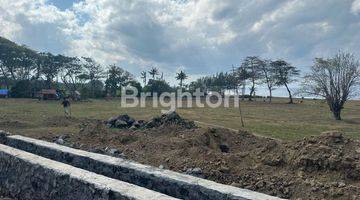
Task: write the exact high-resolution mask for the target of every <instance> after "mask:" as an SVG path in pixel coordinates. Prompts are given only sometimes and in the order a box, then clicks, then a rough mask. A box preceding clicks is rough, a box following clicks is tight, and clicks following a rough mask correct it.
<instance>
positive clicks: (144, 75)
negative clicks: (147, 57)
mask: <svg viewBox="0 0 360 200" xmlns="http://www.w3.org/2000/svg"><path fill="white" fill-rule="evenodd" d="M146 75H147V73H146V71H142V72H141V79H142V80H143V83H144V85H146Z"/></svg>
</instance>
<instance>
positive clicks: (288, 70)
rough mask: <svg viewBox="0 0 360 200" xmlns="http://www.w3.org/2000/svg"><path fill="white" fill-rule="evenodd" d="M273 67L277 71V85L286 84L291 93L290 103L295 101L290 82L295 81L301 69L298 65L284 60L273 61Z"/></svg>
mask: <svg viewBox="0 0 360 200" xmlns="http://www.w3.org/2000/svg"><path fill="white" fill-rule="evenodd" d="M271 65H272V67H273V68H274V71H275V76H274V77H275V80H276V85H278V86H282V85H283V86H285V87H286V90H287V91H288V93H289V99H290V101H289V103H291V104H292V103H294V102H293V98H292V94H291V90H290V89H289V84H290V83H292V82H294V81H295V77H296V76H298V75H299V74H300V71H299V70H298V69H296V67H294V66H292V65H291V64H290V63H288V62H286V61H284V60H276V61H272V62H271Z"/></svg>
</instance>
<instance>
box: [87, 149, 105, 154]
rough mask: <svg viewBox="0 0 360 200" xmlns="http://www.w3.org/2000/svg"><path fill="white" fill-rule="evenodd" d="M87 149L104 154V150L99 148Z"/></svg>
mask: <svg viewBox="0 0 360 200" xmlns="http://www.w3.org/2000/svg"><path fill="white" fill-rule="evenodd" d="M89 151H90V152H93V153H99V154H105V151H104V150H102V149H99V148H92V149H90V150H89Z"/></svg>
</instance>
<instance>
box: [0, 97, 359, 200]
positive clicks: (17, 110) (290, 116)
mask: <svg viewBox="0 0 360 200" xmlns="http://www.w3.org/2000/svg"><path fill="white" fill-rule="evenodd" d="M0 104H1V106H0V112H1V114H0V129H5V130H7V131H9V132H12V133H13V134H22V135H26V136H30V137H34V138H39V139H43V140H47V141H56V142H57V143H60V144H63V145H67V146H71V147H74V148H80V149H84V150H88V151H93V152H97V153H106V154H110V155H113V156H121V157H125V158H127V159H131V160H135V161H137V162H140V163H144V164H149V165H152V166H156V167H162V168H165V169H171V170H174V171H179V172H183V173H188V174H191V175H195V176H200V177H203V178H206V179H210V180H213V181H216V182H220V183H224V184H231V185H233V186H237V187H241V188H248V189H251V190H255V191H259V192H263V193H267V194H270V195H274V196H279V197H284V198H291V199H357V197H358V196H359V195H360V194H359V191H360V190H359V187H360V185H359V184H360V183H359V180H360V176H359V174H360V164H359V160H360V158H359V152H360V145H359V143H360V142H359V140H354V139H351V138H355V139H359V138H360V133H359V130H360V115H359V113H360V112H359V111H360V102H359V101H353V102H349V104H347V107H346V109H345V110H344V115H343V118H344V120H343V121H340V122H339V121H335V120H334V119H333V118H332V116H331V113H330V112H329V111H328V108H327V105H326V104H325V103H323V102H322V101H319V100H317V101H312V100H308V101H306V102H304V103H298V104H293V105H289V104H286V99H277V100H276V101H275V102H274V103H273V104H269V103H265V102H261V101H256V102H248V101H244V102H242V108H243V111H244V116H245V123H246V127H245V129H247V130H248V131H245V130H242V131H238V132H237V131H230V130H228V129H221V128H206V127H200V128H194V127H193V126H188V125H187V123H182V120H180V119H179V118H180V117H174V118H170V117H169V116H172V115H167V117H165V118H164V117H161V118H153V116H157V115H160V111H161V108H152V107H151V106H150V104H151V102H147V104H148V106H147V107H146V108H122V107H121V106H120V101H118V100H112V101H105V100H92V101H89V102H77V103H73V106H72V117H70V118H65V117H64V113H63V110H62V107H61V106H60V104H59V102H56V101H48V102H43V101H37V100H29V99H17V100H15V99H2V100H0ZM177 111H178V112H179V113H180V114H181V115H182V116H183V117H184V118H188V119H191V120H197V121H201V122H205V123H209V124H216V125H219V126H225V127H230V128H233V129H238V128H241V125H240V119H239V110H238V109H237V108H216V109H212V108H208V107H205V108H181V109H178V110H177ZM124 113H128V114H129V115H130V116H131V117H134V118H135V119H136V120H140V119H145V120H149V119H151V121H150V122H154V123H151V124H153V125H154V124H155V125H154V126H152V125H151V126H148V123H149V122H142V124H146V126H140V127H133V125H131V126H130V125H128V126H125V125H126V124H127V123H125V124H123V123H120V122H118V121H117V120H118V119H122V122H125V121H126V120H125V117H124V116H122V117H120V116H119V117H117V118H112V119H111V120H108V119H109V118H111V117H114V116H118V115H120V114H124ZM168 118H169V119H175V120H168ZM113 119H116V120H115V121H114V120H113ZM126 119H127V121H129V122H130V121H132V124H134V123H135V119H133V120H129V117H127V118H126ZM178 119H179V120H178ZM123 120H125V121H123ZM105 121H107V122H105ZM110 122H111V123H110ZM112 122H114V123H112ZM136 122H137V123H140V122H139V121H136ZM168 122H169V123H168ZM170 122H171V123H170ZM173 122H175V123H173ZM179 122H181V123H179ZM187 122H188V121H187ZM188 123H190V124H193V123H192V122H191V121H190V122H188ZM109 124H110V125H111V126H109ZM115 127H117V128H115ZM120 127H121V128H120ZM129 127H130V128H129ZM189 127H190V128H189ZM134 128H135V129H134ZM334 130H335V131H340V132H343V133H344V134H345V135H346V136H343V135H341V134H339V133H336V132H331V133H327V134H321V132H324V131H334ZM251 133H256V134H257V135H263V136H268V137H273V138H276V139H281V140H282V141H281V140H280V141H279V140H274V139H269V138H264V137H256V136H254V135H252V134H251ZM310 135H316V136H315V137H310ZM319 135H320V136H319ZM304 137H306V138H305V139H303V138H304Z"/></svg>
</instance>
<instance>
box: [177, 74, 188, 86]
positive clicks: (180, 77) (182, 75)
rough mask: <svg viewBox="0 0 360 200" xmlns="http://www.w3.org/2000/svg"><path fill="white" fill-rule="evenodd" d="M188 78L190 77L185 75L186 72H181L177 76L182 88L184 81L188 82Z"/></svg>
mask: <svg viewBox="0 0 360 200" xmlns="http://www.w3.org/2000/svg"><path fill="white" fill-rule="evenodd" d="M187 78H188V76H187V75H186V74H185V72H184V71H180V72H179V73H177V74H176V80H179V81H180V84H179V85H180V88H182V87H183V81H184V80H186V79H187Z"/></svg>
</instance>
